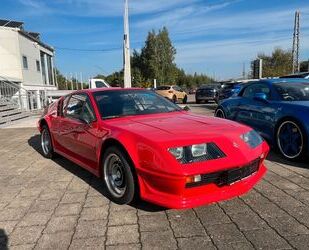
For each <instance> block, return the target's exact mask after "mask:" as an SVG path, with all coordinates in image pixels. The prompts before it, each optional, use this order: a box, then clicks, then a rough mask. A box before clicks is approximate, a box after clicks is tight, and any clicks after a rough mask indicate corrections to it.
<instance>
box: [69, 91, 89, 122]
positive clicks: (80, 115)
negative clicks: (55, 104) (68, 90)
mask: <svg viewBox="0 0 309 250" xmlns="http://www.w3.org/2000/svg"><path fill="white" fill-rule="evenodd" d="M64 114H65V116H66V117H69V118H73V119H78V120H82V121H87V122H93V121H95V115H94V111H93V108H92V105H91V102H90V100H89V97H88V96H87V95H85V94H75V95H72V97H71V98H70V100H69V101H68V104H67V107H66V108H65V113H64Z"/></svg>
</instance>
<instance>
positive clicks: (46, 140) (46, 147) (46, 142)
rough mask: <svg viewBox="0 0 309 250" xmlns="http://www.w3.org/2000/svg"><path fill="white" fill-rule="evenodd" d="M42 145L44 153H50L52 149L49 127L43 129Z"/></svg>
mask: <svg viewBox="0 0 309 250" xmlns="http://www.w3.org/2000/svg"><path fill="white" fill-rule="evenodd" d="M41 147H42V150H43V153H44V155H48V154H49V153H50V151H51V139H50V135H49V132H48V130H47V129H44V130H43V131H42V135H41Z"/></svg>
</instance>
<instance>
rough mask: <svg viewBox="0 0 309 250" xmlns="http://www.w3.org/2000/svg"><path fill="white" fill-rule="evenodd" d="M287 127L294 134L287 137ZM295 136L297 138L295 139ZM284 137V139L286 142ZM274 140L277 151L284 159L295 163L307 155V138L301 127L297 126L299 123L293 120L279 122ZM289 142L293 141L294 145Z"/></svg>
mask: <svg viewBox="0 0 309 250" xmlns="http://www.w3.org/2000/svg"><path fill="white" fill-rule="evenodd" d="M288 126H290V127H291V129H292V133H294V134H290V135H288V130H287V129H288ZM289 136H290V137H289ZM297 136H298V137H299V138H296V137H297ZM284 137H286V141H285V139H284ZM287 137H289V138H287ZM292 137H294V138H292ZM275 138H276V147H277V150H278V151H279V152H280V154H281V155H282V156H283V157H284V158H286V159H288V160H295V161H297V160H300V159H303V158H304V157H305V155H306V153H307V140H308V138H307V136H306V133H305V132H304V129H303V126H302V125H301V124H299V122H297V121H295V120H294V119H286V120H283V121H281V122H280V123H279V124H278V126H277V129H276V134H275ZM291 140H294V143H292V142H291ZM294 147H295V149H296V150H295V151H296V152H294V153H292V151H294V150H293V149H292V148H294ZM288 149H292V150H288Z"/></svg>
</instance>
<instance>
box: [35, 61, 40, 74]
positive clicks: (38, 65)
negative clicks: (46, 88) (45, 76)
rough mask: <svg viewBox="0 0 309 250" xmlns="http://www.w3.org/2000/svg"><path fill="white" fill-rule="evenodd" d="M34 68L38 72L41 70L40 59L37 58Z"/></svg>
mask: <svg viewBox="0 0 309 250" xmlns="http://www.w3.org/2000/svg"><path fill="white" fill-rule="evenodd" d="M36 70H37V71H38V72H40V71H41V66H40V61H39V60H36Z"/></svg>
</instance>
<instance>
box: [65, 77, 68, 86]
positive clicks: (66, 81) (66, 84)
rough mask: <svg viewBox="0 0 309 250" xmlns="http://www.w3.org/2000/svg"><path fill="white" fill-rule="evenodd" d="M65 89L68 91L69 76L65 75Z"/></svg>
mask: <svg viewBox="0 0 309 250" xmlns="http://www.w3.org/2000/svg"><path fill="white" fill-rule="evenodd" d="M65 89H66V90H68V75H67V74H65Z"/></svg>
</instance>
